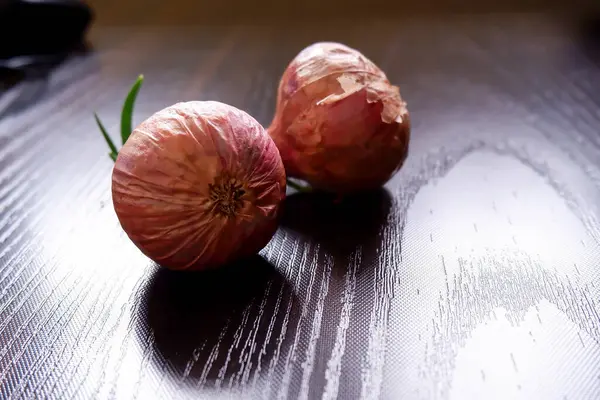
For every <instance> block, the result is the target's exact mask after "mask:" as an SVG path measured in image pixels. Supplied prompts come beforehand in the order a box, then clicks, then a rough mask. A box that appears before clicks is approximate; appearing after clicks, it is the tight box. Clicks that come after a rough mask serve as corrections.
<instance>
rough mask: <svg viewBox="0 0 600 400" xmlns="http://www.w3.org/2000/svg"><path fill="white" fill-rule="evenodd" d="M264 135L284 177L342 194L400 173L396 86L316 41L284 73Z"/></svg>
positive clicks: (403, 123) (350, 52)
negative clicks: (274, 148)
mask: <svg viewBox="0 0 600 400" xmlns="http://www.w3.org/2000/svg"><path fill="white" fill-rule="evenodd" d="M268 131H269V134H270V135H271V137H272V138H273V140H274V141H275V143H276V144H277V147H278V148H279V152H280V154H281V158H282V160H283V163H284V165H285V168H286V173H287V175H288V177H295V178H299V179H303V180H305V181H306V182H308V183H309V184H310V185H311V186H313V187H315V188H317V189H321V190H324V191H330V192H337V193H349V192H355V191H361V190H369V189H374V188H377V187H380V186H382V185H383V184H385V183H386V182H387V181H388V180H389V179H390V178H391V177H392V176H393V175H394V174H395V173H396V172H397V171H398V170H399V169H400V168H401V167H402V165H403V163H404V161H405V159H406V157H407V155H408V144H409V139H410V121H409V114H408V111H407V109H406V103H405V102H404V101H403V100H402V98H401V97H400V91H399V89H398V87H396V86H393V85H391V84H390V82H389V81H388V79H387V77H386V75H385V74H384V73H383V71H382V70H381V69H379V68H378V67H377V66H376V65H375V64H374V63H373V62H372V61H370V60H369V59H368V58H366V57H365V56H364V55H362V54H361V53H360V52H358V51H357V50H354V49H352V48H350V47H347V46H345V45H343V44H339V43H334V42H320V43H315V44H313V45H311V46H308V47H307V48H305V49H304V50H302V51H301V52H300V53H299V54H298V55H297V56H296V57H295V58H294V59H293V60H292V61H291V63H290V64H289V65H288V67H287V69H286V70H285V72H284V74H283V76H282V78H281V81H280V83H279V88H278V93H277V107H276V111H275V117H274V118H273V121H272V123H271V126H270V127H269V129H268Z"/></svg>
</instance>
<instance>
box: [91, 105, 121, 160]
mask: <svg viewBox="0 0 600 400" xmlns="http://www.w3.org/2000/svg"><path fill="white" fill-rule="evenodd" d="M94 118H95V119H96V124H98V128H100V132H102V136H104V140H106V144H108V148H109V149H110V153H108V155H109V156H110V158H112V160H113V161H117V153H118V151H117V148H116V147H115V144H114V143H113V141H112V140H111V138H110V136H108V132H106V128H105V127H104V125H102V122H100V118H98V114H96V113H94Z"/></svg>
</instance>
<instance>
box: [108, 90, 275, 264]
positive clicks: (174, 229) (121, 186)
mask: <svg viewBox="0 0 600 400" xmlns="http://www.w3.org/2000/svg"><path fill="white" fill-rule="evenodd" d="M285 188H286V176H285V170H284V167H283V163H282V161H281V157H280V155H279V152H278V150H277V148H276V146H275V144H274V142H273V140H272V139H271V138H270V137H269V135H268V134H267V132H266V131H265V130H264V128H263V127H262V126H261V125H260V124H259V123H258V122H257V121H256V120H255V119H254V118H252V117H251V116H250V115H248V114H247V113H245V112H244V111H241V110H239V109H237V108H235V107H233V106H229V105H226V104H223V103H220V102H215V101H192V102H185V103H177V104H174V105H172V106H170V107H167V108H165V109H163V110H161V111H158V112H157V113H155V114H154V115H152V116H151V117H149V118H148V119H147V120H145V121H144V122H142V123H141V124H140V125H139V126H138V127H137V128H136V129H135V130H134V131H133V133H132V134H131V136H130V137H129V139H128V140H127V142H126V143H125V145H124V146H123V147H122V148H121V150H120V151H119V155H118V157H117V161H116V163H115V166H114V169H113V175H112V197H113V205H114V208H115V211H116V214H117V216H118V219H119V222H120V223H121V226H122V228H123V230H124V231H125V232H126V233H127V235H128V236H129V238H130V239H131V240H132V241H133V243H134V244H135V245H136V246H137V247H138V248H139V249H140V250H141V251H142V252H143V253H144V254H145V255H146V256H148V257H149V258H151V259H152V260H154V261H155V262H156V263H158V264H159V265H161V266H163V267H166V268H169V269H176V270H183V269H188V270H201V269H210V268H216V267H219V266H221V265H223V264H226V263H228V262H232V261H235V260H237V259H240V258H244V257H248V256H251V255H253V254H255V253H257V252H258V251H259V250H261V249H262V248H263V247H264V246H265V245H266V244H267V243H268V242H269V240H270V239H271V238H272V236H273V235H274V233H275V231H276V229H277V225H278V219H279V214H280V205H281V203H282V200H283V199H284V198H285Z"/></svg>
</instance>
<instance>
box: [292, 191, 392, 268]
mask: <svg viewBox="0 0 600 400" xmlns="http://www.w3.org/2000/svg"><path fill="white" fill-rule="evenodd" d="M391 210H392V197H391V195H390V193H389V192H388V191H387V190H386V189H385V188H381V189H379V190H375V191H370V192H365V193H360V194H356V195H352V196H348V197H345V198H343V199H342V200H340V201H337V200H335V197H334V196H332V195H330V194H326V193H321V192H314V193H297V194H294V195H291V196H289V197H288V198H287V199H286V201H285V207H284V213H283V218H282V221H281V224H282V226H283V227H284V228H287V229H291V230H293V231H296V232H298V233H300V234H302V235H304V236H306V237H309V238H311V239H313V240H314V241H315V242H316V243H319V244H320V245H321V246H322V248H323V250H325V251H327V252H328V253H330V254H332V255H333V256H334V257H336V258H338V257H340V258H341V257H344V258H345V257H348V256H350V255H351V254H352V252H354V251H356V250H357V249H358V248H359V247H360V248H361V249H362V251H363V253H366V254H365V256H367V257H374V256H375V255H374V252H375V251H376V249H377V248H378V247H379V246H380V244H381V243H380V241H381V237H380V236H379V234H380V233H381V231H382V229H383V228H384V227H385V226H386V224H387V219H388V216H389V214H390V212H391Z"/></svg>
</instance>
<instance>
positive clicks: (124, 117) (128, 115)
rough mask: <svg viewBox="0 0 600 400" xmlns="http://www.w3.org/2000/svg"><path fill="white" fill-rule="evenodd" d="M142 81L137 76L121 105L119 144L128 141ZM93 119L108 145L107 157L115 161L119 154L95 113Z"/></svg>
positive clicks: (141, 77)
mask: <svg viewBox="0 0 600 400" xmlns="http://www.w3.org/2000/svg"><path fill="white" fill-rule="evenodd" d="M143 81H144V76H143V75H139V76H138V78H137V79H136V81H135V83H134V84H133V86H132V87H131V89H129V93H128V94H127V97H126V98H125V101H124V103H123V109H122V110H121V142H122V144H125V142H126V141H127V139H129V136H130V135H131V132H132V121H133V106H134V104H135V99H136V98H137V94H138V92H139V91H140V87H141V86H142V82H143ZM94 118H95V119H96V124H97V125H98V128H99V129H100V132H101V133H102V136H104V140H106V144H107V145H108V148H109V149H110V152H109V153H108V155H109V156H110V158H111V159H112V160H113V161H117V154H118V153H119V151H118V150H117V147H116V146H115V144H114V143H113V141H112V140H111V138H110V136H109V134H108V132H107V131H106V128H105V127H104V125H103V124H102V122H101V121H100V118H99V117H98V115H97V114H96V113H94Z"/></svg>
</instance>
